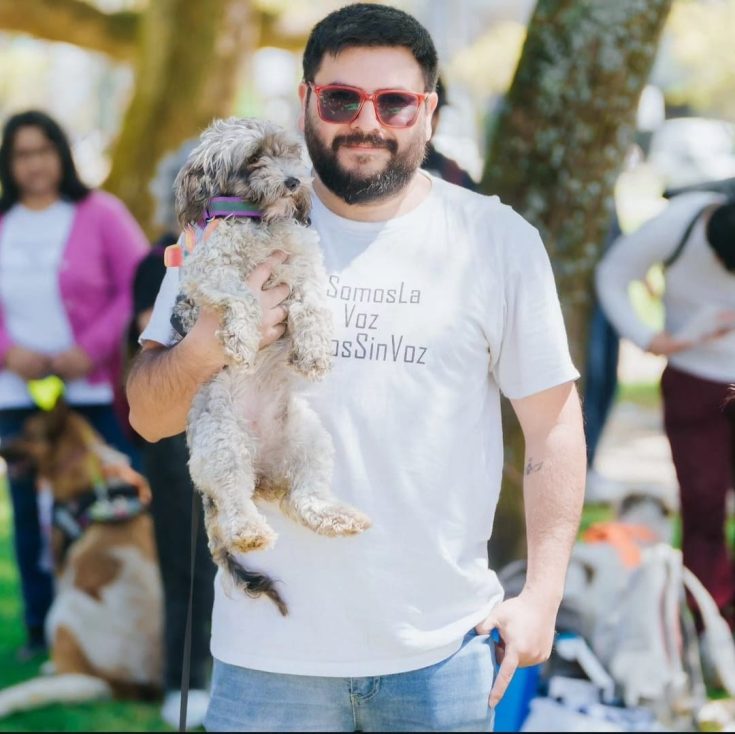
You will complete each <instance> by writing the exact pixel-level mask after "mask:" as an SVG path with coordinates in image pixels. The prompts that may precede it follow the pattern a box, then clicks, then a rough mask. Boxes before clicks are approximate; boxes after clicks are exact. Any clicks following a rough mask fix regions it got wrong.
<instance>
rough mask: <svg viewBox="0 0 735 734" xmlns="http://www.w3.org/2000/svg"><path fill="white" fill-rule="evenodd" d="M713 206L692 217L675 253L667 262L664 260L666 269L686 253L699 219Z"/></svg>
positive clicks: (702, 209) (698, 211)
mask: <svg viewBox="0 0 735 734" xmlns="http://www.w3.org/2000/svg"><path fill="white" fill-rule="evenodd" d="M711 206H712V205H711V204H707V206H705V207H702V208H701V209H698V210H697V213H696V214H695V215H694V217H692V220H691V221H690V222H689V224H688V225H687V228H686V229H685V230H684V234H683V235H682V236H681V239H680V240H679V243H678V244H677V245H676V247H675V248H674V251H673V252H672V253H671V254H670V255H669V256H668V257H667V258H666V260H664V262H663V265H664V269H666V268H670V267H671V266H672V265H673V264H674V263H675V262H676V261H677V260H678V259H679V257H680V256H681V253H682V252H684V248H685V247H686V244H687V242H689V238H690V237H691V235H692V230H693V229H694V225H695V224H696V223H697V222H698V221H699V218H700V217H701V216H702V214H704V213H705V212H706V211H707V210H708V209H709V208H710V207H711Z"/></svg>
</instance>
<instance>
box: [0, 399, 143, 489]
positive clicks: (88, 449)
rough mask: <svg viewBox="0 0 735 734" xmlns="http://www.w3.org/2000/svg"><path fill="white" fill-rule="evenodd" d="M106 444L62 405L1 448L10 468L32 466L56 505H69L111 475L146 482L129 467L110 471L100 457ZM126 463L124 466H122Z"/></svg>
mask: <svg viewBox="0 0 735 734" xmlns="http://www.w3.org/2000/svg"><path fill="white" fill-rule="evenodd" d="M103 446H104V443H103V441H102V439H101V438H100V436H99V435H98V434H97V432H96V431H95V430H94V428H93V427H92V426H91V425H90V424H89V422H88V421H87V420H86V419H85V418H84V417H83V416H81V415H80V414H79V413H77V412H75V411H74V410H71V409H70V408H69V407H68V405H66V404H65V403H63V402H59V404H58V405H57V406H56V407H55V408H54V409H53V410H51V411H49V412H39V413H34V414H33V415H32V416H31V417H30V418H28V419H27V420H26V422H25V423H24V424H23V431H22V433H21V435H20V436H19V437H18V438H17V439H15V440H13V441H12V442H10V443H9V444H7V445H5V446H2V447H1V448H0V455H2V456H3V458H4V459H6V461H7V462H8V463H9V464H14V463H23V464H25V465H26V466H30V467H32V468H33V470H34V471H35V472H36V474H37V475H38V477H39V478H40V479H43V480H45V481H46V482H48V484H49V485H50V487H51V491H52V493H53V496H54V499H55V500H56V501H57V502H69V501H70V500H73V499H75V498H76V497H79V496H81V495H83V494H85V493H87V492H89V490H90V489H92V487H93V486H94V484H95V482H96V481H98V480H99V479H100V478H104V479H107V478H108V477H110V476H111V475H113V474H114V475H119V478H120V479H121V480H123V481H126V482H127V483H129V484H132V485H133V486H136V487H138V485H139V483H140V484H142V485H145V486H141V487H139V490H143V492H145V491H146V490H147V484H146V483H145V480H144V479H143V478H142V477H141V476H140V475H138V474H137V472H134V471H133V470H132V469H130V468H129V467H128V466H127V464H125V465H124V466H121V467H119V468H118V467H114V469H113V471H111V467H110V466H109V465H106V462H105V461H104V460H103V458H102V456H101V450H100V448H101V447H103ZM123 463H124V462H123Z"/></svg>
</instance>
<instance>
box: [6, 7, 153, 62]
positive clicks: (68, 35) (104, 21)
mask: <svg viewBox="0 0 735 734" xmlns="http://www.w3.org/2000/svg"><path fill="white" fill-rule="evenodd" d="M138 21H139V14H138V13H136V12H128V11H122V12H119V13H104V12H102V11H101V10H98V9H97V8H95V7H94V6H92V5H90V4H89V3H86V2H83V0H0V28H3V29H5V30H10V31H18V32H20V33H28V34H30V35H32V36H36V37H38V38H44V39H46V40H47V41H64V42H65V43H71V44H74V45H75V46H81V47H82V48H86V49H89V50H90V51H100V52H101V53H104V54H107V55H108V56H110V57H111V58H113V59H115V60H116V61H130V60H131V59H132V58H133V56H134V53H135V41H136V36H137V31H138Z"/></svg>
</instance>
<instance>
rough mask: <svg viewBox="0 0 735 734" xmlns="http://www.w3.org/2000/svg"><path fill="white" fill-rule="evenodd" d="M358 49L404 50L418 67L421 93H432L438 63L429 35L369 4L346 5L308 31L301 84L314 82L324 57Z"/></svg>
mask: <svg viewBox="0 0 735 734" xmlns="http://www.w3.org/2000/svg"><path fill="white" fill-rule="evenodd" d="M361 46H402V47H404V48H407V49H408V50H409V51H410V52H411V53H412V54H413V57H414V58H415V59H416V61H417V62H418V64H419V66H420V67H421V71H422V72H423V75H424V84H425V87H424V90H425V91H427V92H433V91H434V87H435V86H436V77H437V73H438V72H437V68H438V64H439V62H438V59H437V55H436V48H435V47H434V42H433V41H432V40H431V36H430V35H429V32H428V31H427V30H426V28H424V27H423V26H422V25H421V23H419V22H418V21H417V20H416V18H414V17H413V16H412V15H409V14H408V13H404V12H403V11H402V10H398V9H397V8H391V7H389V6H387V5H375V4H372V3H355V4H354V5H347V6H346V7H344V8H340V9H339V10H335V11H334V12H333V13H330V14H329V15H327V16H326V17H325V18H323V19H322V20H320V21H319V22H318V23H317V24H316V25H315V26H314V28H312V30H311V33H310V34H309V40H308V41H307V42H306V48H305V49H304V59H303V66H304V81H305V82H313V81H314V77H315V76H316V73H317V71H319V67H320V66H321V63H322V59H323V58H324V55H325V54H331V55H333V56H336V55H337V54H338V53H339V52H340V51H343V50H344V49H346V48H354V47H361Z"/></svg>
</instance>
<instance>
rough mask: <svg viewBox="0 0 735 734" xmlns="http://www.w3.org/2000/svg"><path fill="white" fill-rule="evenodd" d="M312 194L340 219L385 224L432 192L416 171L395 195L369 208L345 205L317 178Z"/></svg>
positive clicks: (426, 180)
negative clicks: (314, 193)
mask: <svg viewBox="0 0 735 734" xmlns="http://www.w3.org/2000/svg"><path fill="white" fill-rule="evenodd" d="M314 191H315V192H316V195H317V196H318V197H319V200H320V201H321V202H322V204H324V206H326V207H327V209H329V210H330V211H331V212H333V213H334V214H337V215H338V216H340V217H344V218H345V219H353V220H355V221H358V222H385V221H387V220H389V219H393V218H394V217H399V216H401V215H403V214H407V213H408V212H410V211H411V210H412V209H415V208H416V207H417V206H418V205H419V204H421V202H422V201H424V199H426V197H427V196H428V195H429V193H430V192H431V180H430V179H429V178H428V177H427V176H425V175H424V174H422V173H421V172H420V171H416V173H415V174H414V175H413V177H412V178H411V180H410V181H409V183H408V185H407V186H406V187H404V188H403V189H401V190H400V191H399V192H398V193H396V194H394V195H393V196H391V197H389V198H387V199H380V200H379V201H375V202H370V203H369V204H348V203H346V202H345V200H344V199H340V197H339V196H337V195H336V194H334V193H333V192H332V191H330V190H329V189H328V188H327V187H326V186H325V185H324V184H323V183H322V182H321V180H320V179H319V177H318V176H317V177H316V178H315V179H314Z"/></svg>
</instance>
